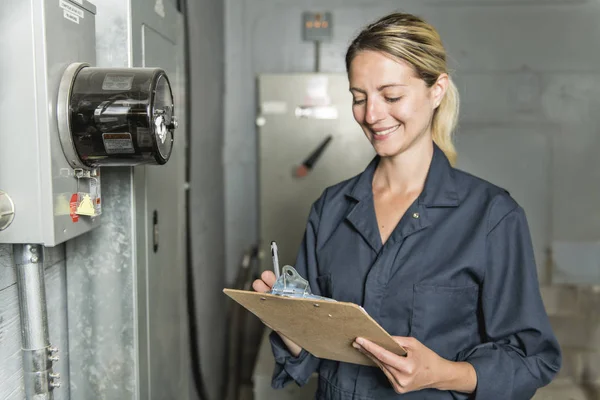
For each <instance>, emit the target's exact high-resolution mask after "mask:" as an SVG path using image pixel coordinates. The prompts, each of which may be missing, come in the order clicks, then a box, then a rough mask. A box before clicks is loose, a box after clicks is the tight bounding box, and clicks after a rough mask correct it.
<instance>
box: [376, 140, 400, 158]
mask: <svg viewBox="0 0 600 400" xmlns="http://www.w3.org/2000/svg"><path fill="white" fill-rule="evenodd" d="M373 149H374V150H375V153H377V155H378V156H380V157H394V156H397V155H398V154H402V153H403V152H404V151H405V150H406V147H405V146H403V145H399V144H394V145H391V143H390V144H387V143H386V144H379V143H375V144H373Z"/></svg>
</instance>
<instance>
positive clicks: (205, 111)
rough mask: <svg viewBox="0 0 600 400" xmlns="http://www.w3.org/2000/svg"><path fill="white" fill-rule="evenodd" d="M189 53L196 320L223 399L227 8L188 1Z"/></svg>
mask: <svg viewBox="0 0 600 400" xmlns="http://www.w3.org/2000/svg"><path fill="white" fill-rule="evenodd" d="M188 13H189V28H188V33H189V49H190V54H189V57H190V63H191V71H190V73H191V76H190V85H191V87H190V92H191V99H190V101H191V109H190V126H191V139H190V143H191V144H190V146H191V149H190V150H191V157H190V168H191V177H190V197H191V198H190V217H191V224H192V225H191V228H192V232H191V247H192V264H193V271H194V272H193V273H194V286H195V300H196V308H197V309H196V319H197V321H198V330H199V332H198V338H197V339H198V340H199V347H200V355H201V364H202V371H203V375H204V377H203V378H204V382H205V383H206V388H207V392H208V395H209V398H210V399H215V400H217V399H220V398H221V397H220V390H221V387H222V385H223V382H224V376H223V363H224V361H225V358H224V348H225V340H224V339H225V304H226V301H225V295H224V294H223V293H222V290H223V287H224V286H225V243H224V237H225V227H224V224H223V221H224V192H223V179H224V173H223V158H222V146H223V118H224V114H223V88H224V71H223V61H224V51H225V50H224V38H223V35H224V31H223V19H224V16H223V13H224V6H223V2H222V1H221V0H188Z"/></svg>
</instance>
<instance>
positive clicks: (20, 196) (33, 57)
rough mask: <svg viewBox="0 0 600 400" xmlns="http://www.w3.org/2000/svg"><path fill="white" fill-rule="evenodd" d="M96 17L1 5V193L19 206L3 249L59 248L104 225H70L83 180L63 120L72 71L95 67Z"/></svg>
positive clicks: (81, 7)
mask: <svg viewBox="0 0 600 400" xmlns="http://www.w3.org/2000/svg"><path fill="white" fill-rule="evenodd" d="M95 14H96V7H95V6H94V5H93V4H91V3H90V2H88V1H87V0H74V1H70V0H30V1H23V0H2V1H0V51H1V53H2V54H3V56H2V58H1V59H0V121H2V124H1V125H0V190H2V191H4V192H6V193H7V194H8V195H9V196H10V197H11V198H12V200H13V202H14V206H15V216H14V220H13V221H12V224H11V225H9V226H8V227H7V228H6V230H4V231H1V232H0V243H40V244H44V245H45V246H55V245H57V244H59V243H62V242H64V241H66V240H68V239H70V238H73V237H75V236H78V235H80V234H82V233H85V232H87V231H89V230H90V229H92V228H94V227H95V226H97V225H98V224H99V223H100V221H99V219H98V218H96V219H91V218H88V217H83V218H79V221H78V222H73V221H72V219H71V216H70V213H69V200H70V197H71V195H72V194H73V193H76V192H77V179H76V178H75V177H74V173H73V169H72V168H71V167H70V166H69V164H68V163H67V160H66V159H65V156H64V154H63V150H62V147H61V144H60V140H59V135H58V125H57V118H56V102H57V96H58V88H59V84H60V80H61V78H62V75H63V72H64V70H65V69H66V67H67V66H68V65H69V64H70V63H72V62H86V63H89V64H90V65H94V64H95V60H96V43H95Z"/></svg>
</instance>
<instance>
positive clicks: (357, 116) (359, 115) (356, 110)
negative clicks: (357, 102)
mask: <svg viewBox="0 0 600 400" xmlns="http://www.w3.org/2000/svg"><path fill="white" fill-rule="evenodd" d="M352 115H354V120H355V121H356V122H358V123H359V124H361V125H362V123H363V121H364V116H365V113H364V111H363V110H362V108H361V107H352Z"/></svg>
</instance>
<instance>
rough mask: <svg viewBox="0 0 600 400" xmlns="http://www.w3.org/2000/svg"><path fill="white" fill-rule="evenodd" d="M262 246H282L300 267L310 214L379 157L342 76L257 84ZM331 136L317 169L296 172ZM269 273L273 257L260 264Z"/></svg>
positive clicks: (277, 77) (283, 254) (272, 78)
mask: <svg viewBox="0 0 600 400" xmlns="http://www.w3.org/2000/svg"><path fill="white" fill-rule="evenodd" d="M258 100H259V106H260V114H259V116H258V119H257V122H258V125H259V127H258V142H259V143H258V156H259V203H260V207H259V218H260V220H259V224H260V245H261V250H262V251H263V252H264V254H269V253H270V242H271V241H273V240H275V241H277V245H278V249H279V256H280V257H279V260H280V262H281V265H284V264H289V265H294V263H295V262H296V255H297V253H298V249H299V248H300V243H301V241H302V235H303V233H304V230H305V228H306V222H307V218H308V213H309V211H310V207H311V205H312V203H313V202H315V201H316V200H317V199H318V198H319V196H320V195H321V193H322V192H323V190H325V188H326V187H328V186H331V185H334V184H336V183H339V182H341V181H343V180H344V179H348V178H351V177H352V176H354V175H356V174H358V173H360V172H361V171H363V170H364V169H365V167H366V166H367V165H368V164H369V162H370V161H371V160H372V159H373V157H374V156H375V152H374V150H373V147H372V146H371V144H370V143H369V141H368V140H367V139H366V138H365V135H364V133H363V132H362V130H361V128H360V126H359V125H358V124H357V123H356V121H355V120H354V117H353V116H352V95H351V94H350V92H349V91H348V77H347V76H346V74H343V73H335V74H334V73H328V74H325V73H321V74H266V75H261V76H260V77H259V79H258ZM328 136H331V142H330V143H329V145H328V146H327V148H326V149H325V150H324V151H323V153H322V154H321V156H320V158H319V159H318V161H316V162H315V163H314V165H313V167H312V171H311V172H310V173H309V174H308V175H307V176H305V177H295V176H294V174H293V173H294V169H295V168H296V167H298V166H299V165H300V164H301V163H302V162H303V160H306V159H307V157H308V156H309V155H310V154H311V153H312V152H314V151H315V149H317V148H318V147H319V145H320V144H322V143H323V140H324V139H326V138H327V137H328ZM261 263H262V266H261V267H262V269H271V268H272V266H271V257H264V258H263V260H262V261H261Z"/></svg>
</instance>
